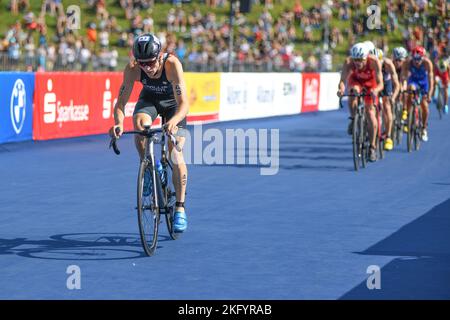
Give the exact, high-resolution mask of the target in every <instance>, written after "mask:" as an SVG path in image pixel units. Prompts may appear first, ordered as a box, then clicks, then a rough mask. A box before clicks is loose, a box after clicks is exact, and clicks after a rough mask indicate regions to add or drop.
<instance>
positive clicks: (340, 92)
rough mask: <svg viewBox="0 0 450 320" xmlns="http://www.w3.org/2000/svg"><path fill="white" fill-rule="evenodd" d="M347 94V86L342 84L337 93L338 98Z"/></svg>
mask: <svg viewBox="0 0 450 320" xmlns="http://www.w3.org/2000/svg"><path fill="white" fill-rule="evenodd" d="M344 93H345V86H344V85H343V84H342V83H339V88H338V92H337V96H338V97H339V98H340V97H342V95H344Z"/></svg>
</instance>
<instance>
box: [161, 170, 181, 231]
mask: <svg viewBox="0 0 450 320" xmlns="http://www.w3.org/2000/svg"><path fill="white" fill-rule="evenodd" d="M166 179H167V180H166V186H165V187H164V188H163V192H164V201H165V204H166V224H167V231H169V235H170V237H171V238H172V240H176V239H178V237H179V236H180V233H177V232H174V229H173V216H174V213H175V202H176V194H175V188H174V187H173V184H172V168H171V167H170V165H169V164H168V165H167V167H166Z"/></svg>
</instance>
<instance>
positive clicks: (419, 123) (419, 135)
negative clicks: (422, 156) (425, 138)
mask: <svg viewBox="0 0 450 320" xmlns="http://www.w3.org/2000/svg"><path fill="white" fill-rule="evenodd" d="M417 118H418V119H415V123H416V133H415V135H414V150H415V151H419V149H420V141H422V109H421V108H420V107H418V111H417Z"/></svg>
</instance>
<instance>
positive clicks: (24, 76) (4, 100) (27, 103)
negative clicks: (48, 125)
mask: <svg viewBox="0 0 450 320" xmlns="http://www.w3.org/2000/svg"><path fill="white" fill-rule="evenodd" d="M34 83H35V81H34V73H25V72H0V97H1V99H0V143H4V142H13V141H24V140H31V138H32V119H33V93H34Z"/></svg>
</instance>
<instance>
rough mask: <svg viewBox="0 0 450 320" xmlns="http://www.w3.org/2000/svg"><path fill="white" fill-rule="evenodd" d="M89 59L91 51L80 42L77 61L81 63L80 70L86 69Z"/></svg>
mask: <svg viewBox="0 0 450 320" xmlns="http://www.w3.org/2000/svg"><path fill="white" fill-rule="evenodd" d="M90 59H91V51H90V50H89V49H88V48H86V46H85V44H84V42H82V48H81V50H80V54H79V62H80V65H81V71H86V70H87V68H88V64H89V60H90Z"/></svg>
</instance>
